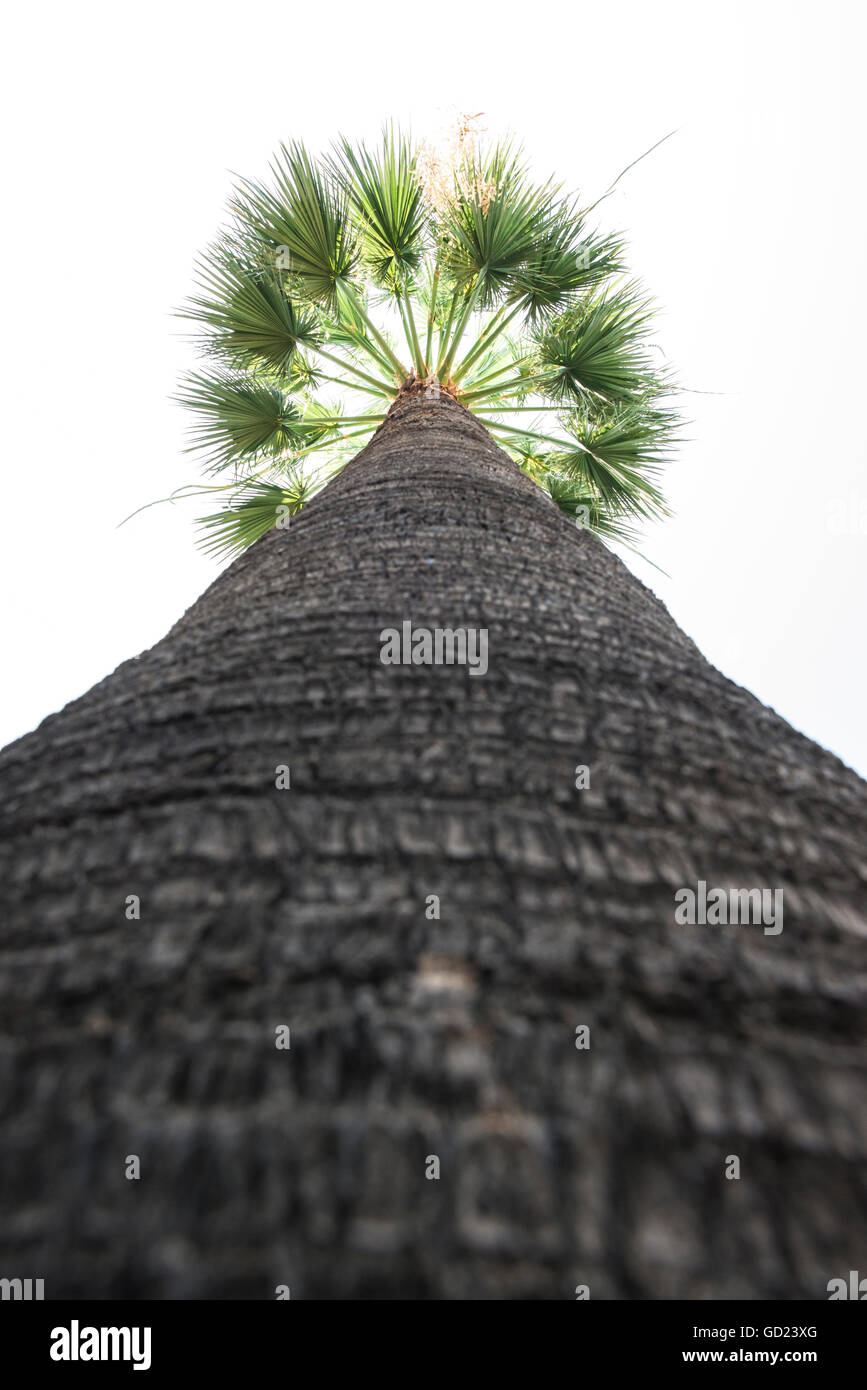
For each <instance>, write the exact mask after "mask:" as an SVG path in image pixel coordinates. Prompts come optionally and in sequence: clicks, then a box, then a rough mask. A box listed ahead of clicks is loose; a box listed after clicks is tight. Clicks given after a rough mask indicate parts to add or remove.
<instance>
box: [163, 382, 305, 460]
mask: <svg viewBox="0 0 867 1390" xmlns="http://www.w3.org/2000/svg"><path fill="white" fill-rule="evenodd" d="M175 399H176V400H177V401H179V403H180V404H181V405H184V406H187V407H188V408H189V409H191V410H193V411H194V412H195V414H196V415H197V416H198V417H199V418H198V420H197V422H196V423H195V424H194V425H193V426H192V427H191V431H190V437H191V441H192V442H191V445H190V447H191V449H193V450H197V451H199V452H201V453H202V454H203V455H204V457H205V460H206V461H207V463H208V464H209V465H210V466H211V468H212V469H219V468H225V467H227V466H228V465H229V464H231V463H236V462H239V461H241V460H243V459H245V458H246V459H258V458H260V457H261V456H262V455H263V454H265V455H271V456H274V455H277V454H280V453H282V452H284V451H285V450H287V449H292V448H295V447H297V446H298V443H299V441H300V440H301V438H302V427H301V423H300V416H301V412H300V411H299V409H298V406H297V404H296V403H295V402H294V401H292V400H290V399H289V397H288V395H287V394H286V393H285V392H283V391H281V390H280V388H279V387H278V386H274V385H272V384H270V383H268V382H263V381H257V380H256V379H255V378H254V377H251V376H231V375H228V374H221V375H217V374H211V375H205V374H204V373H200V372H191V373H190V374H189V375H188V376H187V378H186V380H185V383H184V387H183V389H182V390H181V391H180V392H179V393H178V395H177V396H176V398H175Z"/></svg>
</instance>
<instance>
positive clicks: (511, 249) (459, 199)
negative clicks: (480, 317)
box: [440, 144, 555, 308]
mask: <svg viewBox="0 0 867 1390" xmlns="http://www.w3.org/2000/svg"><path fill="white" fill-rule="evenodd" d="M554 198H555V190H554V189H553V187H552V185H550V184H546V185H544V186H543V187H534V186H533V185H532V184H531V183H530V182H529V179H528V176H527V171H526V167H525V165H524V163H523V161H522V160H521V159H520V157H519V156H517V155H516V154H515V152H514V150H513V148H512V146H511V145H510V144H501V145H497V146H496V147H495V148H494V149H493V150H492V152H491V153H490V155H488V156H487V157H481V158H480V157H470V158H468V159H467V161H466V162H465V164H464V167H463V168H462V169H461V170H460V171H459V175H458V179H457V181H456V195H455V200H454V203H453V205H452V207H451V208H450V209H449V210H448V211H447V212H446V214H445V215H444V216H443V217H442V218H441V221H440V235H441V237H442V241H443V246H444V255H443V266H444V269H445V272H446V274H447V275H448V276H449V278H450V279H451V281H452V282H453V283H454V285H455V286H456V287H457V288H458V289H459V290H462V291H465V292H469V290H470V289H471V288H473V287H474V286H476V285H479V286H480V292H479V297H478V304H479V307H480V308H485V307H488V306H489V305H490V304H492V303H494V302H496V299H497V296H498V294H499V293H500V292H501V291H503V290H504V289H505V288H506V287H507V286H508V285H509V284H510V281H511V279H512V277H513V276H514V275H515V273H516V272H517V271H518V270H519V269H520V267H521V266H522V265H523V264H524V263H525V262H526V261H527V260H528V259H530V258H532V256H533V255H534V253H535V251H536V248H537V246H538V244H539V242H540V239H544V237H545V235H546V229H547V226H548V224H549V222H550V220H551V219H552V218H553V217H554V215H555V202H554Z"/></svg>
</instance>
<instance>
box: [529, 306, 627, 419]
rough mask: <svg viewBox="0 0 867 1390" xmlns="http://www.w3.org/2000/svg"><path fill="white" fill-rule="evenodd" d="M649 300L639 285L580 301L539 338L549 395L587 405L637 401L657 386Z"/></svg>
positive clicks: (540, 357)
mask: <svg viewBox="0 0 867 1390" xmlns="http://www.w3.org/2000/svg"><path fill="white" fill-rule="evenodd" d="M652 318H653V310H652V307H651V304H650V301H649V300H648V299H647V298H646V297H644V296H642V295H641V294H640V293H639V292H638V291H637V290H636V287H635V286H631V285H630V286H626V287H624V288H620V289H617V290H614V291H603V292H602V293H601V294H599V295H596V296H593V297H589V298H585V299H582V300H580V301H579V302H578V303H577V304H575V305H573V306H571V307H570V308H568V309H566V310H565V311H564V312H563V313H562V314H560V315H558V316H557V317H556V318H555V319H554V320H553V321H552V323H551V324H550V325H548V326H544V327H542V328H541V329H540V330H539V332H538V333H537V336H536V342H537V345H538V351H539V360H540V362H541V364H542V366H543V367H545V368H547V369H549V371H550V373H551V385H550V388H549V389H550V392H551V394H552V395H553V396H555V397H556V398H558V399H563V398H568V397H572V398H573V399H575V400H577V401H579V402H581V403H582V404H583V405H587V404H589V403H590V398H592V397H596V398H597V400H601V401H602V402H603V403H608V402H621V401H629V400H634V399H636V398H637V397H640V396H644V395H646V394H647V391H648V389H649V387H650V386H651V385H652V383H653V369H654V361H653V358H652V356H651V353H650V351H649V347H648V343H647V335H648V331H649V327H650V324H651V321H652Z"/></svg>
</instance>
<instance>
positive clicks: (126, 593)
mask: <svg viewBox="0 0 867 1390" xmlns="http://www.w3.org/2000/svg"><path fill="white" fill-rule="evenodd" d="M864 16H865V7H864V6H863V4H862V3H861V2H860V0H847V2H846V3H844V2H843V0H825V3H822V4H819V3H812V4H808V3H801V2H800V0H787V3H775V0H751V3H748V4H742V3H739V2H736V3H731V0H728V2H727V3H725V4H696V3H694V2H692V3H684V4H681V3H666V2H665V0H661V3H654V4H648V3H646V0H638V2H633V0H628V2H627V0H620V3H616V2H615V3H607V4H605V5H599V4H597V3H594V4H586V3H584V0H568V3H565V4H559V3H558V4H550V3H548V4H544V5H539V6H521V7H520V8H518V7H514V6H511V5H509V4H508V3H503V4H500V5H494V4H491V3H487V4H480V3H478V0H462V3H461V4H460V5H457V6H445V7H442V6H438V7H429V6H424V5H419V6H405V5H395V4H384V3H382V0H372V2H371V3H355V4H353V3H344V0H332V3H331V4H329V5H327V6H325V7H323V8H322V9H318V8H317V7H315V6H312V5H310V4H303V5H295V4H292V3H286V2H285V0H284V3H279V4H277V3H265V0H246V3H245V4H243V5H238V4H232V5H228V4H223V3H213V2H211V3H207V4H199V3H188V2H187V0H173V3H171V4H165V3H159V0H158V2H157V3H151V4H149V5H147V6H136V7H124V8H121V7H119V6H117V5H116V4H108V3H90V4H88V3H79V4H76V5H68V4H66V3H63V4H61V3H50V2H49V3H43V4H41V5H39V6H35V5H33V6H28V7H27V8H26V9H25V8H24V7H23V6H19V7H17V8H16V10H15V11H11V10H7V12H6V17H5V20H4V31H5V32H4V39H5V54H4V57H3V60H2V63H3V72H2V93H0V101H2V106H3V112H2V116H3V127H2V128H3V132H4V136H5V139H4V156H3V184H4V191H5V194H6V199H7V202H6V211H5V215H4V218H3V221H2V239H3V242H4V255H3V264H4V266H5V270H6V274H5V276H4V285H3V291H4V293H3V299H4V303H3V315H2V325H3V332H2V348H0V351H2V354H3V357H4V362H3V381H4V384H5V388H6V390H5V397H6V410H5V421H4V445H5V450H4V452H5V468H4V475H3V501H4V503H5V524H4V527H3V543H2V548H0V556H2V561H0V562H2V570H3V572H2V576H0V579H2V584H3V593H4V595H5V598H6V602H5V603H4V605H3V614H2V648H3V651H4V654H5V656H6V665H7V675H6V680H5V682H4V689H3V701H2V713H0V744H2V743H5V742H7V741H8V740H10V739H12V738H14V737H17V736H18V735H20V734H22V733H24V732H26V731H27V730H28V729H30V728H32V727H34V726H35V725H36V724H37V723H38V722H39V721H40V720H41V719H42V718H44V716H45V715H47V714H50V713H52V712H53V711H55V710H57V709H59V708H60V707H62V705H63V704H65V703H66V701H68V700H70V699H73V698H74V697H76V696H77V695H80V694H82V693H83V692H84V691H85V690H87V689H88V688H89V687H90V686H91V685H92V684H93V683H94V682H95V681H97V680H99V679H101V678H102V677H103V676H105V675H107V674H108V673H109V672H110V671H112V670H113V669H114V667H115V666H116V665H117V664H118V663H119V662H121V661H123V660H125V659H126V658H127V657H130V656H133V655H136V654H137V653H139V652H140V651H142V650H143V649H145V648H147V647H149V646H151V645H152V644H153V643H154V642H156V641H157V640H158V639H159V638H160V637H162V636H163V635H164V633H165V632H166V631H167V629H168V628H169V627H170V626H171V624H172V623H173V622H174V621H175V620H176V619H177V618H178V617H179V616H180V614H181V613H182V612H183V611H184V610H185V609H186V608H187V607H188V606H189V605H190V604H191V603H192V602H194V600H195V599H196V598H197V597H198V595H199V594H200V593H201V592H202V591H203V590H204V589H205V587H206V586H207V584H208V583H209V582H210V580H211V579H212V578H213V576H214V575H215V573H216V568H215V566H213V565H212V564H211V563H210V562H208V561H206V560H205V559H204V558H202V556H201V555H200V554H199V553H198V552H197V551H196V550H195V549H194V545H193V535H194V532H193V527H192V519H193V516H194V514H195V504H190V503H187V504H184V505H182V506H177V507H174V508H172V507H156V508H153V509H152V510H150V511H148V512H145V513H143V514H142V515H141V516H139V517H137V518H136V519H135V520H134V521H132V522H130V523H129V524H128V525H126V526H125V527H124V528H123V529H122V530H117V529H116V526H117V523H118V522H119V521H120V520H121V519H122V518H123V517H124V516H126V515H127V513H129V512H130V511H132V510H133V509H134V508H135V507H137V506H139V505H141V504H142V503H144V502H147V501H150V500H151V499H153V498H156V497H161V496H165V495H166V494H167V493H168V492H170V491H171V490H172V489H174V488H175V487H178V486H180V485H181V484H182V483H184V482H186V481H193V480H194V479H195V476H196V467H195V464H194V463H193V461H192V460H190V459H189V458H184V457H182V452H181V451H182V449H183V447H184V442H185V441H184V428H185V425H186V423H187V422H186V420H185V418H184V415H183V412H182V411H181V410H180V409H179V408H178V407H176V406H174V405H172V404H171V403H170V401H169V396H170V394H171V392H172V391H173V390H174V388H175V384H176V381H177V377H178V376H179V374H180V372H181V370H182V369H183V367H184V366H186V365H188V364H189V361H190V354H189V350H188V349H187V347H186V346H185V344H184V342H183V339H182V333H183V331H184V330H183V325H182V324H180V323H178V322H177V321H173V319H172V316H171V311H172V308H173V306H176V305H177V304H179V303H180V301H181V300H182V299H183V298H184V297H185V296H186V295H187V294H188V293H189V291H190V289H191V282H192V263H193V259H194V257H195V255H196V254H197V252H198V251H200V250H201V249H203V248H204V246H205V245H206V244H207V242H208V241H209V240H210V239H211V237H212V236H213V234H214V232H215V230H216V228H217V225H218V224H219V222H220V220H221V217H222V215H223V208H224V203H225V199H226V197H227V195H228V192H229V189H230V184H231V176H230V171H233V172H235V173H243V174H247V175H251V176H257V175H261V174H264V173H265V170H266V167H267V163H268V160H269V158H270V156H271V154H272V153H273V151H274V149H275V148H276V146H277V144H278V143H279V141H280V140H288V139H291V138H294V137H300V138H302V139H304V140H306V141H309V142H311V143H312V144H313V145H318V146H322V145H325V144H327V143H328V142H329V141H330V140H331V138H332V137H333V136H334V134H335V133H337V132H338V131H343V132H346V133H347V134H349V135H366V136H372V135H375V134H376V132H377V131H378V129H379V127H380V125H381V123H382V121H383V120H384V119H387V118H389V117H394V118H396V119H398V120H400V121H401V123H411V124H412V127H413V130H414V132H416V133H418V134H424V133H425V132H426V131H428V130H430V129H432V128H434V127H435V126H436V125H437V124H438V123H439V121H440V120H441V118H442V109H443V108H444V107H449V106H452V107H456V108H458V109H460V110H464V111H470V112H476V111H484V112H485V124H487V126H488V129H489V130H490V131H491V132H492V133H494V132H499V131H501V130H504V129H507V128H508V129H511V130H512V131H514V132H515V133H516V134H518V135H520V136H521V137H523V139H524V141H525V143H526V146H527V149H528V152H529V153H530V155H531V156H532V158H533V161H534V164H535V166H536V168H537V170H538V172H540V173H544V174H546V175H547V174H548V173H556V175H557V176H558V177H560V178H562V179H563V180H564V181H565V182H566V183H567V184H569V185H571V186H574V187H577V188H579V189H580V190H581V191H582V192H583V193H584V194H585V195H587V196H588V197H595V196H598V194H599V193H601V192H602V191H603V190H604V189H605V188H606V187H607V185H608V184H609V183H610V181H611V179H612V178H613V177H614V175H615V174H616V173H618V172H619V170H620V169H621V168H623V166H624V165H625V164H627V163H628V162H629V161H630V160H631V159H633V158H634V157H635V156H636V155H638V154H640V153H641V152H642V151H643V150H645V149H646V148H647V147H648V146H649V145H651V144H652V143H653V142H654V141H655V140H657V139H658V138H659V137H660V136H662V135H664V134H666V132H668V131H669V130H672V129H677V132H678V133H677V134H676V135H675V137H674V138H673V139H672V140H669V141H668V142H667V143H666V144H665V145H664V146H662V148H661V149H660V150H658V151H657V152H656V153H655V154H654V155H652V156H651V157H650V158H649V159H648V160H646V161H644V162H643V163H642V164H641V165H639V166H638V168H636V169H635V170H634V171H633V172H632V173H631V174H630V175H628V177H627V178H626V179H625V180H624V181H623V183H622V184H621V185H619V189H618V192H617V193H616V195H614V196H612V197H611V198H610V199H609V200H608V201H607V203H606V204H604V205H603V209H600V215H601V219H602V225H603V226H608V227H611V229H618V230H620V229H622V230H625V231H626V232H627V234H628V237H629V241H630V245H631V261H632V268H633V270H634V272H635V273H636V274H638V275H639V276H640V277H641V278H642V279H643V280H644V282H645V283H646V285H647V287H648V288H649V290H650V291H651V292H652V293H653V294H654V296H655V297H656V299H657V300H658V301H659V303H660V304H661V305H662V306H663V308H664V311H665V312H664V316H663V318H662V320H661V322H660V327H659V339H660V341H661V343H662V345H663V346H664V348H665V351H666V354H667V356H668V357H669V358H670V359H672V360H673V362H674V363H675V364H676V366H677V368H678V369H679V372H680V376H681V379H682V381H683V382H684V384H686V385H689V386H691V387H694V388H697V389H700V390H701V391H707V392H716V393H719V394H715V395H693V396H689V397H687V398H686V408H687V411H688V412H689V414H690V415H691V418H692V423H691V426H690V429H689V434H690V436H691V440H690V443H689V444H688V445H687V446H686V447H685V449H684V451H683V455H682V461H681V462H679V463H678V464H677V465H676V466H674V467H673V468H672V469H671V470H670V472H669V475H668V495H669V498H670V500H671V503H672V505H673V507H674V509H675V511H676V513H677V515H676V517H675V519H674V520H672V521H670V522H667V523H664V524H660V525H657V526H654V527H652V528H650V529H648V531H646V533H645V537H644V546H643V548H644V550H645V551H646V553H647V554H648V555H649V556H651V557H652V558H653V559H654V560H655V561H656V562H657V564H659V565H661V566H662V567H663V568H664V569H665V570H667V571H668V574H669V575H670V576H671V577H670V578H669V579H666V578H664V577H663V576H662V575H660V574H658V573H657V572H656V571H654V570H653V569H650V568H649V567H647V566H643V565H642V564H641V562H640V561H638V560H636V559H634V558H632V557H628V556H627V557H626V558H627V562H628V563H629V564H630V566H631V567H632V568H633V569H634V570H635V572H636V573H638V574H640V576H641V578H642V579H644V581H645V582H646V583H648V584H649V585H650V586H651V587H652V588H653V589H654V590H655V591H656V592H657V593H658V594H659V595H660V597H661V598H662V599H663V600H664V601H665V603H666V604H667V605H668V607H669V608H670V610H671V612H672V614H673V616H674V617H675V619H676V620H677V621H678V622H679V623H680V625H681V626H682V627H683V628H684V629H685V630H686V631H687V632H688V633H689V635H690V636H691V637H693V638H694V639H695V641H696V642H697V643H698V645H699V647H700V648H701V649H702V651H703V652H704V653H705V655H706V656H707V657H708V658H709V659H710V660H711V661H713V662H714V663H715V664H716V665H717V666H719V667H720V668H721V670H723V671H724V672H725V673H726V674H727V675H728V676H730V677H732V678H733V679H734V680H736V681H738V682H739V683H740V684H742V685H745V686H746V687H747V688H748V689H750V690H752V691H754V692H755V694H757V695H758V696H759V697H760V699H762V700H763V701H765V702H766V703H768V704H770V705H772V706H773V707H774V708H775V709H777V710H778V711H779V712H780V713H781V714H782V715H784V716H785V717H786V718H787V719H788V720H790V721H791V723H793V724H794V725H795V726H796V727H797V728H799V729H802V730H803V731H804V732H805V733H807V734H809V735H810V736H811V737H812V738H814V739H816V740H818V742H820V743H822V744H824V745H825V746H826V747H828V748H830V749H832V750H833V751H834V752H836V753H837V754H839V755H840V757H842V758H843V759H844V760H845V761H846V762H848V763H849V764H850V765H852V766H854V767H856V768H857V769H858V770H860V771H861V772H862V773H867V717H865V709H867V700H865V655H864V626H865V624H864V615H863V608H864V591H865V571H867V559H865V554H867V481H865V456H867V443H865V431H864V428H863V424H862V416H861V411H862V409H863V397H864V349H863V341H864V339H863V325H864V322H865V314H867V270H865V231H864V229H865V202H867V195H865V168H864V142H865V141H864V137H865V95H864V93H865V82H864V71H863V65H864V59H865V38H867V24H865V18H864ZM540 563H544V560H543V559H542V558H541V557H540Z"/></svg>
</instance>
